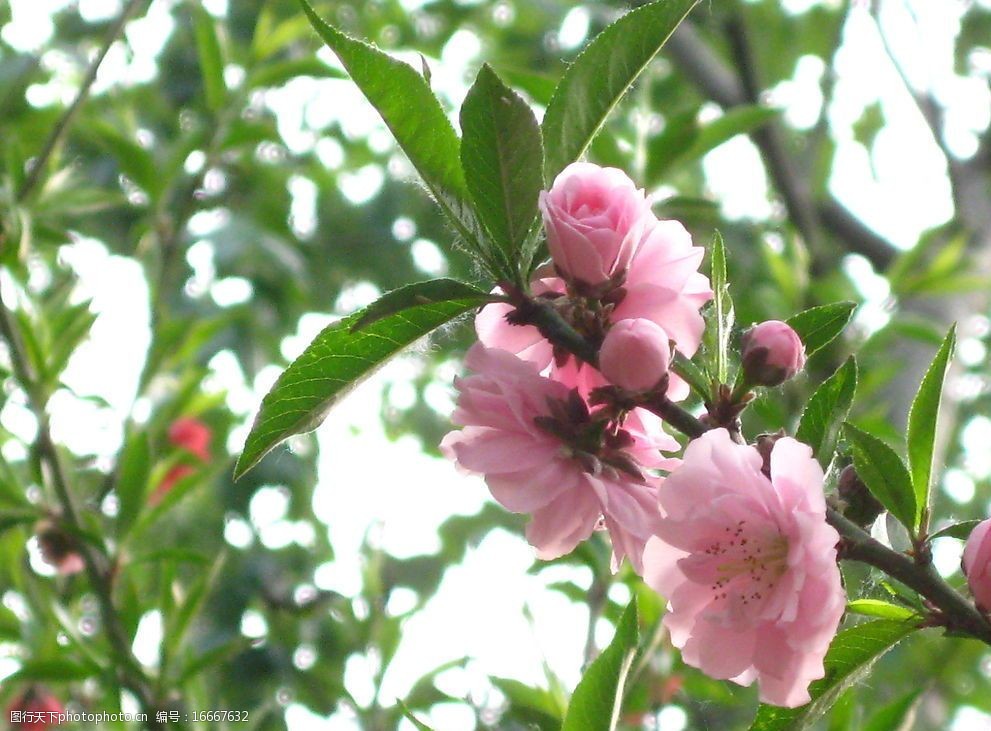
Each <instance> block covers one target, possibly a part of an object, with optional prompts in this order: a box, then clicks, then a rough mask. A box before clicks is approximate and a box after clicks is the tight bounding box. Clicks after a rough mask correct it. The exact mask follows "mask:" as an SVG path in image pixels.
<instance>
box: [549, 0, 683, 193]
mask: <svg viewBox="0 0 991 731" xmlns="http://www.w3.org/2000/svg"><path fill="white" fill-rule="evenodd" d="M697 2H698V0H662V1H661V2H654V3H651V4H649V5H644V6H643V7H640V8H637V9H636V10H633V11H631V12H629V13H627V14H626V15H624V16H623V17H622V18H620V19H619V20H617V21H616V22H615V23H613V24H612V25H610V26H609V27H608V28H606V29H605V30H603V31H602V32H601V33H600V34H599V35H597V36H596V37H595V38H594V39H593V40H592V42H591V43H589V44H588V46H587V47H586V48H585V50H584V51H582V53H581V54H580V55H579V56H578V58H576V59H575V61H574V63H573V64H571V65H570V66H569V67H568V70H567V71H565V72H564V75H563V76H562V77H561V80H560V81H559V82H558V85H557V88H556V89H555V90H554V96H553V97H551V101H550V103H549V104H548V105H547V112H546V113H545V114H544V120H543V123H542V125H541V126H542V128H543V132H544V149H545V150H546V158H545V160H544V168H545V172H546V178H547V179H548V180H553V179H554V178H555V177H556V176H557V174H558V173H559V172H561V170H563V169H564V168H565V167H567V166H568V165H569V164H571V163H572V162H574V161H575V160H577V159H578V158H580V157H581V156H582V154H583V153H584V152H585V150H586V149H587V148H588V146H589V144H590V143H591V142H592V138H594V137H595V135H596V133H597V132H598V131H599V129H600V128H601V127H602V125H603V123H604V122H605V121H606V118H607V117H608V116H609V113H610V112H611V111H612V110H613V108H614V107H615V106H616V105H617V104H618V103H619V101H620V99H622V98H623V96H624V95H625V94H626V92H627V90H628V89H629V88H630V86H631V85H632V84H633V82H634V81H635V80H636V79H637V77H638V76H639V75H640V74H641V73H642V72H643V70H644V69H645V68H647V65H648V64H649V63H650V61H651V60H652V59H653V58H654V56H655V55H657V52H658V51H660V50H661V47H662V46H663V45H664V43H665V42H666V41H667V39H668V38H669V37H670V36H671V34H672V33H673V32H674V29H675V28H677V27H678V24H679V23H681V21H682V19H684V17H685V16H686V15H688V12H689V11H690V10H691V9H692V8H693V7H695V5H696V3H697Z"/></svg>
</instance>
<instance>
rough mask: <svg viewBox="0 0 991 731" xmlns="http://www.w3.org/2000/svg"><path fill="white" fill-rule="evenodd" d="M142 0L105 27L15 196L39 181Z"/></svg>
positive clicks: (19, 197) (129, 5) (22, 195)
mask: <svg viewBox="0 0 991 731" xmlns="http://www.w3.org/2000/svg"><path fill="white" fill-rule="evenodd" d="M142 1H143V0H129V2H128V3H127V5H125V6H124V9H123V10H122V11H121V13H120V15H119V16H118V17H117V20H115V21H114V23H113V25H112V26H110V29H109V30H108V31H107V35H106V38H105V39H104V41H103V46H101V48H100V51H99V53H97V55H96V58H94V59H93V62H92V63H91V64H90V66H89V70H88V71H87V72H86V77H85V78H84V79H83V82H82V84H81V85H80V87H79V91H78V92H76V98H75V99H73V100H72V103H71V104H70V105H69V108H68V109H66V110H65V112H63V113H62V116H61V117H60V118H59V120H58V122H57V123H56V124H55V126H54V127H53V128H52V131H51V132H49V133H48V139H46V140H45V145H44V147H42V148H41V153H40V154H39V155H38V156H37V157H36V158H35V159H34V163H33V164H32V165H31V169H30V171H29V172H28V174H27V177H26V178H25V179H24V184H23V185H21V187H20V189H19V190H18V191H17V200H18V201H22V200H24V199H25V198H27V196H28V194H30V193H31V191H32V190H34V188H35V186H36V185H37V184H38V183H39V182H40V181H41V174H42V172H43V171H44V169H45V165H46V164H47V163H48V158H50V157H51V156H52V153H53V152H54V151H55V148H56V147H57V146H58V143H59V141H60V140H61V139H62V137H64V136H65V134H66V132H68V131H69V127H71V126H72V122H73V119H74V118H75V116H76V112H77V111H79V108H80V107H81V106H82V105H83V102H85V101H86V98H87V97H88V96H89V92H90V89H91V88H92V87H93V82H94V81H96V74H97V72H98V71H99V70H100V64H102V63H103V59H104V58H106V56H107V53H108V52H109V51H110V47H111V46H113V44H114V41H116V40H117V37H118V36H119V35H120V34H121V31H123V30H124V25H125V24H126V23H127V21H128V19H129V18H130V17H131V15H132V14H133V13H134V11H135V10H137V8H138V6H139V5H140V4H141V3H142Z"/></svg>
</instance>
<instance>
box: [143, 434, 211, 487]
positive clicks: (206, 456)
mask: <svg viewBox="0 0 991 731" xmlns="http://www.w3.org/2000/svg"><path fill="white" fill-rule="evenodd" d="M212 439H213V431H212V430H211V429H210V427H208V426H207V425H206V424H204V423H203V422H202V421H200V420H199V419H195V418H193V417H191V416H184V417H182V418H179V419H176V420H175V421H173V422H172V425H171V426H170V427H169V442H170V443H171V444H172V445H173V446H175V447H178V448H179V449H181V450H184V451H186V452H188V453H189V454H191V455H193V456H194V457H196V459H197V460H199V461H200V462H203V463H204V464H205V463H207V462H209V461H210V442H211V440H212ZM196 469H197V468H196V467H194V466H193V465H190V464H183V463H180V464H177V465H174V466H173V467H172V469H170V470H169V471H168V472H167V473H166V475H165V477H163V478H162V481H161V482H160V483H158V486H157V487H156V488H155V490H154V491H153V492H152V493H151V496H150V497H149V498H148V502H149V503H151V504H152V505H156V504H158V503H160V502H161V501H162V498H164V497H165V495H166V494H167V493H168V492H169V490H171V489H172V488H173V487H175V485H176V483H177V482H179V481H180V480H182V479H184V478H186V477H189V476H190V475H192V474H194V473H195V472H196Z"/></svg>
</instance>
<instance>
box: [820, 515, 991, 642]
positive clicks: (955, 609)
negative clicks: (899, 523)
mask: <svg viewBox="0 0 991 731" xmlns="http://www.w3.org/2000/svg"><path fill="white" fill-rule="evenodd" d="M826 520H827V522H829V524H830V525H832V526H833V527H834V528H836V530H837V532H838V533H839V534H840V536H841V537H842V538H843V539H844V540H843V544H842V551H841V556H840V557H841V558H843V559H847V560H851V561H859V562H860V563H865V564H868V565H870V566H874V567H875V568H878V569H881V570H882V571H884V573H886V574H888V575H889V576H891V577H893V578H895V579H898V580H899V581H900V582H902V583H903V584H905V585H906V586H908V587H910V588H912V589H915V591H917V592H919V594H921V595H922V596H923V597H925V598H926V599H928V600H929V601H930V602H932V604H933V605H934V606H935V607H937V608H938V609H939V610H940V612H941V615H942V616H941V619H942V620H944V621H945V624H946V627H947V629H951V630H957V631H962V632H966V633H967V634H969V635H971V636H972V637H975V638H977V639H979V640H981V641H982V642H984V643H986V644H988V645H991V622H989V621H988V619H987V618H986V617H984V616H983V615H982V614H981V613H980V612H978V611H977V608H976V607H974V605H973V604H971V603H970V602H968V601H967V600H966V599H964V597H963V596H961V595H960V594H959V593H958V592H957V591H956V590H954V589H953V587H951V586H950V585H949V584H947V583H946V582H945V581H943V579H942V578H941V577H940V576H939V574H937V573H936V570H935V569H934V568H933V566H932V564H931V563H918V562H916V561H913V560H912V559H910V558H909V557H908V556H906V555H905V554H903V553H899V552H897V551H894V550H892V549H890V548H888V547H887V546H885V545H884V544H882V543H879V542H878V541H876V540H874V539H873V538H872V537H871V536H870V535H868V534H867V533H866V532H865V531H864V530H862V529H861V528H860V527H859V526H857V525H856V524H854V523H853V522H851V521H849V520H847V519H846V518H844V517H843V515H841V514H840V513H839V512H837V511H836V510H834V509H832V508H827V509H826Z"/></svg>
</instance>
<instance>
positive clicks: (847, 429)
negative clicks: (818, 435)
mask: <svg viewBox="0 0 991 731" xmlns="http://www.w3.org/2000/svg"><path fill="white" fill-rule="evenodd" d="M843 433H844V435H845V436H846V439H847V441H848V442H849V443H850V446H851V448H852V450H853V466H854V467H855V468H856V470H857V475H858V476H859V477H860V479H861V480H863V481H864V484H865V485H867V489H868V490H870V491H871V493H872V494H873V495H874V497H876V498H877V499H878V500H880V501H881V504H882V505H884V507H885V508H887V510H888V512H889V513H891V514H892V515H893V516H895V517H896V518H897V519H898V520H899V521H901V522H902V523H903V524H904V525H905V526H906V527H908V528H909V529H911V528H912V527H913V526H915V525H917V523H916V518H917V516H918V514H919V506H918V505H917V503H916V502H915V492H914V491H913V490H912V477H911V475H909V473H908V468H906V467H905V463H904V462H903V461H902V458H901V457H899V456H898V453H897V452H895V450H893V449H892V448H891V447H889V446H888V445H887V444H885V443H884V442H882V441H881V440H880V439H878V438H877V437H875V436H872V435H870V434H868V433H867V432H865V431H861V430H860V429H858V428H857V427H855V426H854V425H853V424H850V423H846V424H844V425H843Z"/></svg>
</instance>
